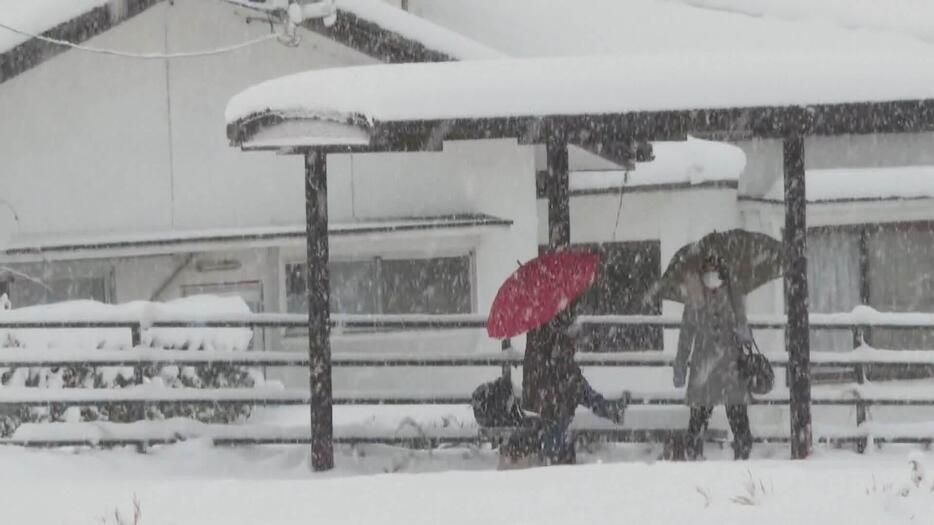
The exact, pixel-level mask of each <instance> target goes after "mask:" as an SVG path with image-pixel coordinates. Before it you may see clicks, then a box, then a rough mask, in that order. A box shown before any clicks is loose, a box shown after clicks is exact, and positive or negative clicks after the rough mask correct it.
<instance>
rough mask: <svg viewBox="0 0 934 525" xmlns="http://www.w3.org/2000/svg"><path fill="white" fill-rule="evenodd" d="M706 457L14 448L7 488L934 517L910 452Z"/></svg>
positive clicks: (216, 519)
mask: <svg viewBox="0 0 934 525" xmlns="http://www.w3.org/2000/svg"><path fill="white" fill-rule="evenodd" d="M760 451H761V453H760ZM705 452H706V453H707V455H708V457H709V458H710V459H709V460H708V461H703V462H696V463H668V462H656V461H653V459H654V458H652V456H651V454H648V453H644V452H643V453H641V454H639V453H636V452H627V449H624V448H606V449H598V450H597V451H596V452H595V453H587V452H582V453H581V455H580V459H581V461H582V462H586V463H590V464H586V465H579V466H574V467H551V468H536V469H528V470H521V471H511V472H497V471H494V470H493V469H494V468H495V465H496V457H495V454H492V453H490V452H489V451H484V450H471V449H468V448H458V449H453V450H449V451H443V450H442V451H431V452H424V453H414V452H410V451H401V450H398V449H394V448H389V447H361V448H356V449H354V450H350V449H349V448H339V449H338V451H337V457H336V463H337V465H338V470H337V471H336V472H334V473H329V474H324V475H312V474H310V469H309V461H308V460H309V453H310V452H309V450H308V447H307V446H295V447H276V448H264V449H260V450H257V449H236V450H223V449H212V448H210V447H209V446H206V444H204V443H200V442H196V443H186V444H184V445H180V446H173V447H164V448H158V449H155V450H153V451H152V452H151V453H149V454H137V453H135V452H133V451H132V450H116V451H106V452H105V451H100V452H96V451H95V452H87V453H78V454H76V453H74V452H73V451H35V450H21V449H13V448H7V447H4V448H3V449H0V462H2V463H3V465H4V466H5V468H4V470H3V472H0V491H2V493H3V494H4V517H5V518H6V519H7V520H8V521H9V522H10V523H94V522H98V523H99V522H101V521H102V520H104V521H106V520H111V521H106V522H107V523H111V522H114V523H115V521H112V520H113V517H114V515H115V513H119V514H120V515H121V516H123V519H124V520H129V521H128V522H132V516H133V501H134V499H135V500H136V501H138V502H139V506H140V509H141V516H142V519H141V522H142V523H166V524H169V523H171V524H175V525H188V524H192V525H194V524H197V525H221V524H222V525H241V524H243V525H246V524H249V525H255V524H258V523H275V524H277V525H292V524H295V525H298V524H301V525H306V524H308V523H328V524H334V525H340V524H351V523H353V524H383V523H405V524H407V525H428V524H432V525H434V524H437V523H445V524H446V525H461V524H475V523H486V524H491V525H494V524H508V523H535V524H537V525H552V524H554V525H567V524H569V523H586V524H588V525H604V524H619V523H635V524H651V525H668V524H678V525H680V524H683V523H686V522H689V523H691V524H692V525H708V524H716V525H722V524H745V523H754V524H756V525H785V524H787V523H807V524H823V525H844V524H846V525H849V524H855V523H871V524H877V525H891V524H909V523H919V522H921V523H924V522H925V521H924V520H925V519H926V518H925V517H929V516H931V515H934V499H932V498H931V493H930V486H931V481H932V480H931V479H930V476H926V477H924V478H923V479H922V480H921V483H920V485H921V486H920V487H916V486H914V485H913V484H912V483H911V479H912V478H911V474H912V472H911V469H910V466H909V464H908V460H909V459H918V460H920V461H921V463H923V464H924V465H925V467H926V470H928V471H930V468H931V467H932V463H934V462H932V459H931V457H930V455H922V456H920V457H919V456H917V455H916V454H917V453H915V454H914V455H909V454H908V453H907V452H906V450H905V449H904V448H901V447H887V448H886V449H884V450H883V451H882V453H880V454H867V455H864V456H860V455H857V454H854V453H852V452H851V451H826V452H823V451H822V452H820V453H818V454H816V456H815V457H814V458H812V459H810V460H808V461H788V460H787V459H785V458H787V457H788V453H787V446H781V447H756V448H754V452H753V453H754V454H757V457H758V458H759V459H755V460H753V461H748V462H747V461H743V462H733V461H730V460H728V459H727V458H728V457H729V456H730V455H731V454H732V451H731V450H729V447H725V450H719V449H718V447H708V450H706V451H705ZM769 456H771V457H772V458H773V459H761V458H763V457H769ZM625 459H631V461H625ZM621 460H623V462H620V461H621ZM477 469H483V470H482V471H477ZM438 470H444V471H443V472H438ZM430 471H434V472H430ZM394 472H395V473H397V474H390V473H394ZM361 473H371V474H376V475H368V476H367V475H359V474H361ZM413 473H421V474H418V475H413ZM354 474H357V475H354ZM743 497H745V499H743ZM50 502H51V503H50Z"/></svg>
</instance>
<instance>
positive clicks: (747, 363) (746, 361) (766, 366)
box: [736, 340, 775, 396]
mask: <svg viewBox="0 0 934 525" xmlns="http://www.w3.org/2000/svg"><path fill="white" fill-rule="evenodd" d="M737 343H738V345H739V357H738V358H737V362H736V364H737V367H738V368H739V375H740V377H742V378H743V380H745V381H746V386H748V387H749V391H750V392H752V393H753V394H756V395H760V396H761V395H764V394H768V393H769V392H771V391H772V388H773V387H774V386H775V370H773V369H772V363H770V362H769V360H768V358H766V357H765V356H764V355H762V352H760V351H759V345H757V344H756V341H755V340H753V341H752V342H751V343H740V342H739V341H737Z"/></svg>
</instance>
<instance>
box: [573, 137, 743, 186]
mask: <svg viewBox="0 0 934 525" xmlns="http://www.w3.org/2000/svg"><path fill="white" fill-rule="evenodd" d="M652 148H653V152H654V154H655V159H654V160H652V161H650V162H639V163H637V164H636V167H635V169H633V170H631V171H579V172H574V173H573V174H572V176H571V180H570V185H571V190H572V191H582V190H596V189H603V188H627V187H635V186H654V185H657V184H678V183H689V184H692V185H693V184H700V183H703V182H709V181H725V180H726V181H735V180H738V179H739V176H740V174H741V173H742V172H743V169H744V168H745V167H746V154H745V153H743V150H741V149H740V148H737V147H736V146H733V145H731V144H726V143H723V142H713V141H709V140H701V139H696V138H693V137H688V139H687V141H685V142H653V143H652Z"/></svg>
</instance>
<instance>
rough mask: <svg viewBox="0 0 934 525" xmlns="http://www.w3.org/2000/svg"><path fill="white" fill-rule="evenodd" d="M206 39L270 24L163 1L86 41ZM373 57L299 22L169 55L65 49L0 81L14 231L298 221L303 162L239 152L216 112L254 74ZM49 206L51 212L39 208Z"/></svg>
mask: <svg viewBox="0 0 934 525" xmlns="http://www.w3.org/2000/svg"><path fill="white" fill-rule="evenodd" d="M166 16H167V17H168V18H167V19H168V42H169V51H170V52H173V51H186V50H201V49H212V48H216V47H218V46H221V45H229V44H233V43H239V42H243V41H246V40H249V39H253V38H256V37H259V36H262V35H263V34H266V33H268V31H269V26H268V25H266V24H257V23H254V24H249V25H247V24H246V23H244V21H243V19H242V18H240V17H238V16H236V15H234V14H233V9H232V8H231V7H230V6H228V5H226V4H224V3H222V2H217V1H205V0H176V1H175V2H163V3H161V4H159V5H157V6H154V7H153V8H151V9H149V10H147V11H145V12H143V13H141V14H139V15H137V16H136V17H134V18H132V19H130V20H128V21H126V22H124V23H123V24H121V25H118V26H116V27H115V28H113V29H112V30H110V31H107V32H106V33H104V34H102V35H99V36H97V37H95V38H93V39H91V40H90V41H88V42H87V45H90V46H96V47H104V48H112V49H121V50H127V51H137V52H162V51H164V50H165V47H164V46H165V41H166V40H165V39H166V34H165V32H164V25H163V24H164V21H165V19H166ZM368 62H371V59H369V58H366V57H364V56H362V55H360V54H358V53H356V52H353V51H351V50H349V49H347V48H344V47H342V46H339V45H337V44H335V43H333V42H331V41H329V40H326V39H323V38H321V37H317V36H315V35H314V34H312V33H305V35H304V41H303V43H302V44H301V45H300V46H298V47H297V48H289V47H285V46H283V45H281V44H279V43H277V42H275V41H267V42H264V43H262V44H259V45H256V46H253V47H250V48H248V49H244V50H240V51H237V52H234V53H230V54H227V55H220V56H214V57H209V58H195V59H185V60H174V61H172V62H171V63H170V64H169V65H168V74H169V85H170V93H171V120H172V124H173V125H172V140H171V144H172V151H171V157H172V162H171V163H170V160H169V159H170V151H169V128H168V124H167V122H168V119H167V115H168V113H167V111H168V108H167V97H166V63H165V62H164V61H161V60H148V61H146V60H130V59H124V58H116V57H108V56H101V55H96V54H87V53H82V52H78V51H68V52H65V53H62V54H61V55H58V56H56V57H54V58H52V59H50V60H48V61H47V62H45V63H44V64H41V65H40V66H38V67H36V68H34V69H32V70H30V71H28V72H26V73H24V74H22V75H19V76H18V77H16V78H13V79H11V80H9V81H7V82H5V83H3V84H0V115H3V119H2V122H0V159H3V160H2V163H0V189H2V194H3V198H4V199H5V200H7V201H9V202H10V203H11V204H12V205H13V207H15V208H16V211H17V215H19V217H20V221H19V224H18V225H17V227H16V229H17V230H18V231H17V233H20V234H30V233H43V234H46V233H70V232H110V231H122V232H127V231H150V230H156V231H164V230H167V229H173V228H174V229H198V228H211V227H219V226H225V227H227V226H264V225H269V224H281V223H295V222H300V221H302V220H303V217H304V205H303V199H304V189H303V182H302V161H301V159H300V158H298V157H283V156H277V155H271V154H261V153H253V154H246V153H242V152H240V151H238V150H237V149H235V148H231V147H230V146H229V145H228V143H227V140H226V136H225V127H224V118H223V110H224V106H225V104H226V102H227V100H228V99H229V98H230V96H232V95H233V94H235V93H237V92H239V91H240V90H242V89H244V88H246V87H248V86H249V85H252V84H255V83H257V82H260V81H262V80H266V79H269V78H273V77H276V76H280V75H284V74H288V73H292V72H297V71H302V70H307V69H314V68H322V67H333V66H342V65H352V64H360V63H368ZM49 210H55V211H56V212H55V213H49Z"/></svg>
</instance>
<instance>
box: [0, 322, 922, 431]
mask: <svg viewBox="0 0 934 525" xmlns="http://www.w3.org/2000/svg"><path fill="white" fill-rule="evenodd" d="M9 313H18V312H7V314H9ZM810 320H811V328H813V329H851V330H853V331H854V334H858V333H860V332H861V331H863V330H866V329H870V328H903V329H926V328H934V315H931V314H889V313H881V312H875V311H872V310H870V309H868V308H864V309H857V310H854V311H853V312H851V313H844V314H812V315H811V317H810ZM331 322H332V325H333V326H334V327H335V331H336V332H337V333H339V331H340V330H342V329H344V328H353V329H370V330H448V329H480V328H484V327H485V326H486V319H485V317H483V316H478V315H443V316H427V315H393V316H373V315H366V316H360V315H334V316H332V319H331ZM580 322H581V323H584V324H604V325H607V324H609V325H642V326H646V325H651V326H662V327H664V328H678V327H679V326H680V319H676V318H671V317H664V316H582V317H581V318H580ZM785 322H786V320H785V319H784V317H782V316H767V317H762V316H758V317H757V316H751V317H750V324H751V325H752V327H753V328H756V329H781V328H784V326H785ZM306 326H307V317H306V316H305V315H300V314H299V315H293V314H250V313H236V314H225V315H191V316H187V317H185V318H180V317H174V318H170V317H167V316H157V315H149V316H136V317H133V316H127V315H122V316H108V315H84V316H80V317H78V318H67V317H64V316H62V317H58V318H54V317H50V316H27V315H3V316H2V317H0V330H24V329H25V330H54V329H70V330H74V329H95V328H106V329H125V330H129V331H131V332H132V333H133V336H132V337H131V339H132V346H133V347H132V348H128V349H125V350H114V349H82V348H69V347H61V348H4V349H2V351H0V367H8V368H15V367H63V366H76V365H83V366H90V367H134V368H140V367H143V366H173V365H180V366H182V365H183V366H199V365H201V366H208V365H212V364H226V365H231V366H246V367H250V366H253V367H259V366H266V367H307V366H309V357H308V356H307V355H305V354H302V353H296V352H281V351H280V352H276V351H272V352H243V351H224V350H203V351H197V352H191V351H182V350H165V349H159V348H145V347H140V346H139V345H140V340H141V334H142V332H143V331H144V330H150V329H154V328H155V329H160V328H165V329H174V328H209V329H214V328H224V329H226V328H246V329H255V328H299V327H306ZM768 357H769V359H770V360H771V361H772V362H773V364H775V365H776V366H779V367H783V366H786V365H787V363H788V358H787V355H786V354H785V353H770V354H768ZM577 360H578V362H579V363H580V364H581V365H582V366H587V367H667V366H671V365H672V364H673V362H674V355H672V354H671V353H666V352H657V351H654V352H628V353H622V354H589V353H581V354H579V355H578V356H577ZM521 364H522V354H521V353H520V352H517V351H515V350H506V351H503V352H486V353H470V354H454V353H439V354H432V355H430V356H424V355H423V354H422V355H412V354H406V353H379V354H353V355H345V356H340V355H338V356H334V357H333V358H332V365H333V366H334V367H394V366H415V367H440V366H444V367H458V366H465V367H466V366H491V367H492V366H496V367H502V366H504V365H511V366H518V365H521ZM906 364H918V365H934V351H901V350H898V351H895V350H876V349H872V348H869V347H868V346H865V345H863V346H860V347H859V348H857V349H855V350H853V351H850V352H845V353H841V352H812V353H811V365H812V366H814V367H851V368H853V369H855V370H857V380H858V382H862V379H863V372H862V370H863V367H865V366H868V365H906ZM683 399H684V393H683V391H682V390H677V389H667V390H661V391H653V392H632V395H631V403H632V404H634V405H681V404H683ZM310 402H311V395H310V393H309V392H308V391H307V390H305V389H300V390H299V389H282V388H272V387H259V388H255V387H254V388H212V389H198V388H164V387H158V386H157V385H136V386H130V387H127V388H122V389H113V390H111V389H81V388H68V389H38V388H28V387H13V388H9V387H8V388H3V389H0V407H3V406H8V407H9V406H12V407H58V408H68V407H86V406H95V407H105V406H114V405H133V406H139V407H151V406H157V407H158V406H163V405H210V406H229V405H254V406H286V405H306V404H309V403H310ZM469 402H470V396H469V394H467V393H465V394H463V395H445V396H437V395H417V394H416V395H400V394H398V393H388V392H387V393H379V392H376V393H374V392H367V393H366V394H359V395H357V394H354V393H345V394H343V395H340V396H336V397H335V399H334V404H335V405H426V404H435V405H463V404H468V403H469ZM788 402H789V398H788V392H787V390H786V389H785V388H784V387H783V386H780V387H777V388H776V391H775V392H773V393H772V394H770V395H768V396H762V397H758V398H756V399H755V400H754V401H753V403H752V404H754V405H767V406H775V405H786V404H788ZM812 403H813V404H814V405H827V406H854V407H856V409H857V424H858V425H862V424H864V423H865V422H866V409H867V407H869V406H873V405H876V406H917V405H925V406H927V405H934V388H928V387H921V388H917V387H912V388H905V387H886V386H883V385H863V384H856V385H850V386H846V387H841V386H839V385H837V386H835V387H833V388H826V387H823V386H816V387H815V388H814V390H813V392H812ZM140 413H143V412H140ZM119 424H121V425H132V424H134V423H119ZM36 425H37V424H33V426H36ZM48 425H59V424H57V423H55V424H48ZM859 428H862V426H860V427H858V429H859ZM335 431H336V433H344V434H342V435H341V436H340V437H341V439H338V440H337V441H338V442H348V443H351V442H357V443H364V442H374V443H375V442H380V443H390V442H392V443H396V442H398V443H408V442H409V441H410V438H400V437H399V436H382V437H380V436H354V435H353V433H352V432H351V433H350V434H347V432H348V430H347V429H336V430H335ZM247 434H248V433H247ZM335 436H336V437H337V434H335ZM157 437H158V436H157ZM176 437H177V436H176ZM215 437H216V438H217V439H215V441H216V442H218V443H222V444H248V443H280V442H293V441H295V440H296V439H298V440H299V441H301V440H302V439H306V437H301V436H291V435H289V436H286V435H279V436H275V435H268V436H267V435H263V436H259V437H257V436H251V435H246V434H244V435H238V436H230V435H221V434H217V435H216V436H215ZM450 437H452V438H456V439H457V440H461V441H463V440H465V439H468V437H469V436H461V435H458V436H450ZM825 437H826V436H825ZM931 437H932V436H928V435H924V436H920V437H919V436H917V435H905V436H888V440H889V441H898V440H902V441H900V442H905V441H904V440H909V441H910V442H927V441H925V440H928V441H930V440H931ZM72 438H73V436H72ZM72 438H69V436H68V434H67V433H66V434H62V435H61V436H59V437H58V438H57V439H44V440H42V439H40V440H38V441H35V442H34V443H30V442H26V441H23V442H20V441H22V440H11V439H4V440H0V443H15V444H38V445H41V446H50V445H55V444H58V445H67V444H69V443H72V442H74V443H75V444H79V443H82V444H86V443H87V440H84V441H82V439H83V438H80V439H79V438H74V439H72ZM423 438H425V439H426V440H428V441H430V442H431V443H435V442H447V441H448V440H447V439H446V437H445V436H434V435H432V436H423ZM837 438H840V439H846V440H851V441H853V442H856V443H858V444H861V446H865V443H866V442H867V439H868V438H867V436H866V432H864V431H860V430H857V431H856V432H851V433H850V434H849V435H845V436H837ZM471 439H473V438H471ZM782 439H787V438H783V437H781V436H777V437H776V436H770V437H762V438H761V440H765V441H781V440H782ZM835 439H836V438H835ZM175 440H176V438H175V437H172V438H169V439H168V441H167V442H174V441H175ZM821 440H823V438H821V437H820V436H818V441H821ZM131 441H133V440H131ZM140 442H146V443H149V444H156V443H157V442H159V440H158V439H156V440H155V441H154V440H152V439H143V438H141V437H138V438H137V439H136V440H135V441H133V442H132V443H128V444H133V443H137V444H138V443H140ZM115 443H116V442H115Z"/></svg>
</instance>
